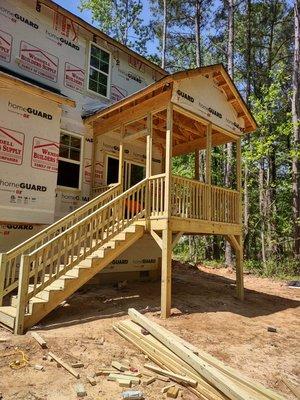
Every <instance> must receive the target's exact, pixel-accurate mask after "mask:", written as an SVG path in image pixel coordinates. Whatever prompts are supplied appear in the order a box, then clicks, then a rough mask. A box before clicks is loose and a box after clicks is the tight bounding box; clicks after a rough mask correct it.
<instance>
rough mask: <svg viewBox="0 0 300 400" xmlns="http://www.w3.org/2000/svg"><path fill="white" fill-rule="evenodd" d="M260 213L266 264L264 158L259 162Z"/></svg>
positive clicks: (262, 257) (262, 251) (262, 254)
mask: <svg viewBox="0 0 300 400" xmlns="http://www.w3.org/2000/svg"><path fill="white" fill-rule="evenodd" d="M258 180H259V213H260V218H261V224H260V237H261V260H262V263H263V266H264V267H265V266H266V246H265V191H264V160H263V159H262V160H261V161H260V163H259V174H258Z"/></svg>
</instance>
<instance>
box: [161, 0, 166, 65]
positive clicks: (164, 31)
mask: <svg viewBox="0 0 300 400" xmlns="http://www.w3.org/2000/svg"><path fill="white" fill-rule="evenodd" d="M163 4H164V16H163V35H162V55H161V67H162V68H163V69H165V67H166V48H167V0H164V3H163Z"/></svg>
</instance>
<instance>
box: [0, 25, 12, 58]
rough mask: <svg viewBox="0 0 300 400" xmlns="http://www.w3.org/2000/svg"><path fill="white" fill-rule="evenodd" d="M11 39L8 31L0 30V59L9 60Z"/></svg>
mask: <svg viewBox="0 0 300 400" xmlns="http://www.w3.org/2000/svg"><path fill="white" fill-rule="evenodd" d="M12 41H13V39H12V36H11V35H10V34H9V33H6V32H3V31H1V30H0V60H2V61H5V62H10V58H11V49H12Z"/></svg>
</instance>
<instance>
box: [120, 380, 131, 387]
mask: <svg viewBox="0 0 300 400" xmlns="http://www.w3.org/2000/svg"><path fill="white" fill-rule="evenodd" d="M117 382H118V383H119V386H120V387H126V388H130V387H131V380H129V379H122V378H120V379H117Z"/></svg>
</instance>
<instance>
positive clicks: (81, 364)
mask: <svg viewBox="0 0 300 400" xmlns="http://www.w3.org/2000/svg"><path fill="white" fill-rule="evenodd" d="M71 367H72V368H83V367H84V364H83V363H82V362H75V363H73V364H71Z"/></svg>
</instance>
